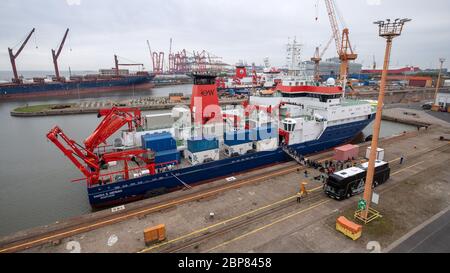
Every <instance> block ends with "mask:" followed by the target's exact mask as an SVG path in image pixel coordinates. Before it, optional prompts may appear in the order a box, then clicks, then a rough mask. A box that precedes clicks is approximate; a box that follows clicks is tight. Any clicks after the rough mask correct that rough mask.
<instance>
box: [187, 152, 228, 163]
mask: <svg viewBox="0 0 450 273" xmlns="http://www.w3.org/2000/svg"><path fill="white" fill-rule="evenodd" d="M185 158H186V159H187V160H188V161H189V162H190V163H191V164H192V165H198V164H203V163H207V162H211V161H217V160H219V158H220V150H219V149H214V150H207V151H203V152H198V153H192V152H190V151H189V150H186V151H185Z"/></svg>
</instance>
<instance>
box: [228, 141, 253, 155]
mask: <svg viewBox="0 0 450 273" xmlns="http://www.w3.org/2000/svg"><path fill="white" fill-rule="evenodd" d="M224 147H225V150H224V152H225V154H226V155H228V156H231V155H233V154H235V153H237V154H239V155H245V154H246V153H247V152H248V151H250V150H252V149H253V142H249V143H244V144H240V145H234V146H228V145H224Z"/></svg>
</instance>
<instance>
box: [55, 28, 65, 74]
mask: <svg viewBox="0 0 450 273" xmlns="http://www.w3.org/2000/svg"><path fill="white" fill-rule="evenodd" d="M68 33H69V29H67V30H66V33H64V37H63V39H62V41H61V44H60V45H59V48H58V52H56V51H55V50H54V49H52V58H53V66H54V67H55V77H56V80H57V81H60V80H61V77H60V76H59V68H58V58H59V54H61V50H62V48H63V46H64V42H65V41H66V38H67V34H68Z"/></svg>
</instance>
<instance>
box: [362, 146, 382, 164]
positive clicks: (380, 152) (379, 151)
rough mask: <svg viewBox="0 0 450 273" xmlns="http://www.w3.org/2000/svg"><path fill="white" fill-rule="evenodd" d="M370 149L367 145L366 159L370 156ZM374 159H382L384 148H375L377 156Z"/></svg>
mask: <svg viewBox="0 0 450 273" xmlns="http://www.w3.org/2000/svg"><path fill="white" fill-rule="evenodd" d="M370 150H371V147H367V150H366V159H369V157H370ZM376 159H377V160H381V161H383V160H384V149H381V148H377V158H376Z"/></svg>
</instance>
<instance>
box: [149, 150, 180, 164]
mask: <svg viewBox="0 0 450 273" xmlns="http://www.w3.org/2000/svg"><path fill="white" fill-rule="evenodd" d="M174 161H176V162H174ZM179 162H180V152H179V151H178V150H176V149H175V150H170V151H163V152H158V153H156V154H155V163H156V164H161V163H167V164H173V163H179Z"/></svg>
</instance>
